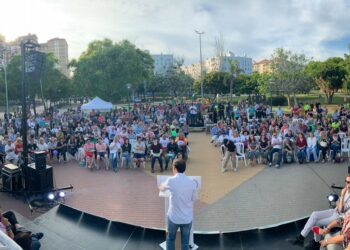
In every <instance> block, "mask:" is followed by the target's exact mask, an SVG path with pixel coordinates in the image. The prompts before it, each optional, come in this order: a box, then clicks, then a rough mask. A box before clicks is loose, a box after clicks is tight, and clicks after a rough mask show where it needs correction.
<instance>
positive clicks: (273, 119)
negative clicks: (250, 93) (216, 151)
mask: <svg viewBox="0 0 350 250" xmlns="http://www.w3.org/2000/svg"><path fill="white" fill-rule="evenodd" d="M259 110H261V109H260V108H259V104H255V105H251V104H249V103H248V102H241V103H240V104H239V105H238V107H237V112H236V113H235V112H233V113H229V114H227V113H226V114H227V115H226V116H225V115H224V116H223V119H222V120H219V121H218V122H217V123H215V124H214V125H213V127H212V128H211V137H212V140H211V142H212V143H213V144H214V145H215V146H221V147H220V148H221V151H220V152H221V155H222V166H221V170H222V172H225V171H226V167H227V164H228V162H229V161H231V162H232V161H233V160H234V159H235V158H237V157H238V156H239V157H241V156H244V160H245V156H247V158H248V159H249V163H250V164H253V163H264V164H267V165H268V166H270V167H271V166H272V165H275V167H276V168H279V167H280V166H281V164H282V163H292V162H298V163H299V164H303V163H305V162H310V161H314V162H318V161H321V162H323V163H324V162H326V161H328V160H331V161H332V162H340V161H342V160H343V158H342V153H347V157H349V156H350V154H349V144H350V139H349V136H350V134H349V133H350V131H349V130H348V120H349V119H350V112H349V111H348V110H347V109H345V108H344V107H339V109H338V110H336V111H334V112H333V113H332V114H328V111H327V109H325V108H321V107H320V106H319V105H316V106H315V107H314V106H313V105H299V107H293V108H292V109H291V112H290V114H285V113H284V112H283V110H282V109H281V108H278V109H277V110H276V112H274V113H271V112H270V113H269V112H267V111H266V110H270V108H269V107H267V108H266V110H264V111H263V112H262V114H258V112H261V111H259ZM224 114H225V113H224ZM237 114H238V116H237ZM231 142H233V144H232V145H231ZM237 147H240V148H243V154H241V153H240V152H238V151H237V150H238V148H237ZM236 148H237V150H236ZM239 150H241V149H239ZM275 156H276V157H275ZM239 157H238V158H239ZM273 162H274V164H273ZM231 166H232V163H231ZM235 170H237V161H236V165H235Z"/></svg>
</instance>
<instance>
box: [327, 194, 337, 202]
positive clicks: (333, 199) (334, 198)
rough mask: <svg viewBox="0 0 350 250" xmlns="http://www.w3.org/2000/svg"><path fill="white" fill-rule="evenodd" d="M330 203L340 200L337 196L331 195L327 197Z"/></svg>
mask: <svg viewBox="0 0 350 250" xmlns="http://www.w3.org/2000/svg"><path fill="white" fill-rule="evenodd" d="M327 199H328V201H329V202H336V201H337V200H338V199H339V196H338V195H337V194H330V195H328V196H327Z"/></svg>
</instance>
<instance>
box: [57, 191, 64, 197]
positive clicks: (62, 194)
mask: <svg viewBox="0 0 350 250" xmlns="http://www.w3.org/2000/svg"><path fill="white" fill-rule="evenodd" d="M65 196H66V193H65V192H63V191H60V192H59V193H58V197H60V198H64V197H65Z"/></svg>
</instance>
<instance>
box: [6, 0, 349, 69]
mask: <svg viewBox="0 0 350 250" xmlns="http://www.w3.org/2000/svg"><path fill="white" fill-rule="evenodd" d="M1 6H2V9H3V10H4V9H6V10H7V11H2V15H0V33H3V34H4V35H5V36H6V37H7V38H8V39H14V38H16V37H17V36H19V35H24V34H26V33H29V32H30V33H36V34H37V35H38V37H39V40H40V42H45V41H46V40H48V39H50V38H53V37H64V38H66V39H67V41H68V44H69V48H70V51H69V53H70V57H71V58H76V57H78V56H79V55H80V53H81V52H82V51H83V50H85V48H86V46H87V44H88V43H89V42H90V41H92V40H95V39H103V38H106V37H108V38H111V39H112V40H114V41H119V40H121V39H129V40H130V41H132V42H134V43H135V44H136V45H137V46H139V47H141V48H143V49H148V50H150V51H151V53H161V52H163V53H173V54H174V55H175V56H181V57H184V58H185V60H186V62H187V63H190V62H194V61H198V58H199V55H198V54H199V53H198V52H199V48H198V46H199V42H198V35H196V34H195V32H194V30H195V29H197V30H203V31H204V32H205V35H203V55H204V57H210V56H213V54H214V51H215V48H214V38H215V37H216V36H219V34H220V33H222V34H223V36H224V39H225V48H226V50H230V51H233V52H235V53H236V54H243V53H247V54H248V56H251V57H253V59H256V60H258V59H262V58H265V57H269V55H270V54H271V53H272V51H273V49H274V48H276V47H285V48H289V49H292V50H294V51H298V52H304V53H306V54H307V55H308V56H309V57H314V58H315V59H324V58H326V57H328V56H338V55H342V54H343V53H345V52H347V47H346V46H344V45H343V44H342V45H341V46H340V45H339V46H337V42H336V41H337V40H344V37H346V38H349V39H350V15H349V14H348V13H350V5H349V4H348V3H347V1H346V0H313V1H312V0H310V1H301V0H299V1H297V0H292V1H278V0H267V1H266V0H265V1H263V0H255V1H245V0H236V1H225V0H218V1H215V2H214V1H210V0H205V1H200V0H191V1H188V0H178V1H170V0H166V1H162V0H147V1H144V0H89V1H85V0H74V1H71V0H31V1H29V0H2V1H1ZM327 41H335V42H334V43H333V46H326V45H327ZM348 43H350V40H349V41H348ZM334 44H335V45H334Z"/></svg>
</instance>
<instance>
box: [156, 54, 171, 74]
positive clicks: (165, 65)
mask: <svg viewBox="0 0 350 250" xmlns="http://www.w3.org/2000/svg"><path fill="white" fill-rule="evenodd" d="M151 56H152V58H153V60H154V68H153V72H154V74H161V75H164V74H165V73H166V72H167V71H168V70H169V69H171V68H172V67H173V66H174V56H173V55H171V54H159V55H151Z"/></svg>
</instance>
